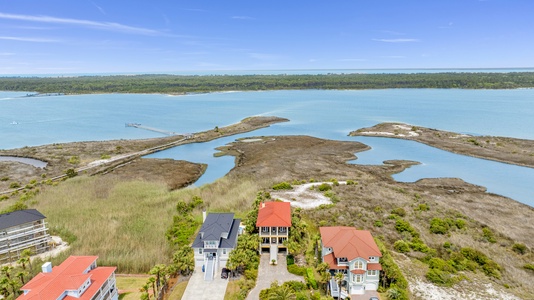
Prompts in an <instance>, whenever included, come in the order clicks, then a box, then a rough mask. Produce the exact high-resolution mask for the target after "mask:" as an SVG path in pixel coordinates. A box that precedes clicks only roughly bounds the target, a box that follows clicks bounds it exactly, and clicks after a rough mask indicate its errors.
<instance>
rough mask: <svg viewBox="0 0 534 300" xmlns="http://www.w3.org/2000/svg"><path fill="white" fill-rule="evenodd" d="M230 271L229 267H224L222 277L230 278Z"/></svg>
mask: <svg viewBox="0 0 534 300" xmlns="http://www.w3.org/2000/svg"><path fill="white" fill-rule="evenodd" d="M228 273H229V270H228V269H227V268H222V272H221V278H222V279H227V278H228Z"/></svg>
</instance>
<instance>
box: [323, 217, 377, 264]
mask: <svg viewBox="0 0 534 300" xmlns="http://www.w3.org/2000/svg"><path fill="white" fill-rule="evenodd" d="M319 231H320V233H321V242H322V243H323V246H324V247H328V248H332V250H333V252H334V256H335V257H346V258H347V259H348V260H349V261H351V260H353V259H355V258H358V257H361V258H363V259H365V260H366V261H367V260H369V257H371V256H376V257H381V256H382V253H380V250H379V249H378V246H377V245H376V243H375V240H374V239H373V236H372V235H371V233H370V232H369V231H367V230H357V229H355V228H353V227H344V226H336V227H320V228H319Z"/></svg>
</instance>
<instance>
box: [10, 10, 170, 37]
mask: <svg viewBox="0 0 534 300" xmlns="http://www.w3.org/2000/svg"><path fill="white" fill-rule="evenodd" d="M0 19H8V20H17V21H27V22H37V23H46V24H63V25H75V26H81V27H85V28H93V29H98V30H107V31H114V32H122V33H127V34H138V35H148V36H164V35H169V34H168V33H165V32H161V31H158V30H154V29H148V28H142V27H134V26H128V25H124V24H120V23H115V22H98V21H90V20H83V19H70V18H57V17H52V16H46V15H18V14H6V13H2V12H0Z"/></svg>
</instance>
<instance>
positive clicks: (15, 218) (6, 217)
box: [0, 209, 46, 229]
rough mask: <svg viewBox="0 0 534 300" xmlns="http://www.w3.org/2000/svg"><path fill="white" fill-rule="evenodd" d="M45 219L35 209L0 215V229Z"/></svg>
mask: <svg viewBox="0 0 534 300" xmlns="http://www.w3.org/2000/svg"><path fill="white" fill-rule="evenodd" d="M45 218H46V217H45V216H44V215H43V214H42V213H40V212H39V211H37V210H36V209H23V210H16V211H13V212H10V213H5V214H1V215H0V229H6V228H9V227H13V226H17V225H21V224H24V223H28V222H34V221H37V220H42V219H45Z"/></svg>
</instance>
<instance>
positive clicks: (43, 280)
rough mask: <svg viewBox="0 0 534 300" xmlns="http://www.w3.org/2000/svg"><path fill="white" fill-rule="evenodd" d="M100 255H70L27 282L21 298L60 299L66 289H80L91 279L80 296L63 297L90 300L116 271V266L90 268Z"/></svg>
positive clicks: (33, 299) (21, 299) (34, 299)
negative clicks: (49, 270)
mask: <svg viewBox="0 0 534 300" xmlns="http://www.w3.org/2000/svg"><path fill="white" fill-rule="evenodd" d="M97 258H98V256H70V257H69V258H67V259H66V260H65V261H64V262H63V263H62V264H61V265H59V266H57V267H54V268H53V269H52V272H50V273H39V274H37V276H35V277H34V278H33V279H32V280H30V281H29V282H28V283H26V284H25V285H24V286H23V287H22V288H21V290H23V291H28V292H27V293H26V295H21V296H19V297H18V298H17V299H20V300H27V299H32V300H45V299H58V297H59V296H61V294H63V293H64V292H65V291H74V290H78V289H79V288H81V287H82V286H83V283H84V282H86V281H87V279H90V282H91V285H89V287H88V288H87V289H86V290H85V292H84V293H83V294H82V295H81V296H80V297H79V298H74V297H70V296H67V297H65V298H63V299H82V300H89V299H91V298H92V297H93V296H94V294H95V293H96V292H97V291H98V290H99V289H100V287H101V286H102V285H103V284H104V282H105V281H106V280H107V279H108V278H109V277H110V276H111V275H112V274H113V273H114V272H115V269H116V268H115V267H98V268H95V269H93V270H90V268H91V265H93V263H95V262H96V260H97Z"/></svg>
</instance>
